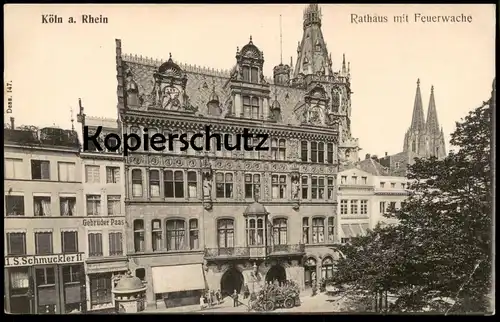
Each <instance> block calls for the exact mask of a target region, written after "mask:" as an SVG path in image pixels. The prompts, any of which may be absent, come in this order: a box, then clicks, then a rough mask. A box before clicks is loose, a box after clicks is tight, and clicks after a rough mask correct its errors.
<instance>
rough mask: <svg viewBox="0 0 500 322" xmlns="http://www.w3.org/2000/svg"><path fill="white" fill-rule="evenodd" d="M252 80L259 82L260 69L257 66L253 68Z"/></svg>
mask: <svg viewBox="0 0 500 322" xmlns="http://www.w3.org/2000/svg"><path fill="white" fill-rule="evenodd" d="M250 76H251V80H250V81H251V82H252V83H258V82H259V69H258V68H257V67H252V68H251V75H250Z"/></svg>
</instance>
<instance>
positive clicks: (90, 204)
mask: <svg viewBox="0 0 500 322" xmlns="http://www.w3.org/2000/svg"><path fill="white" fill-rule="evenodd" d="M100 214H101V196H100V195H87V216H99V215H100Z"/></svg>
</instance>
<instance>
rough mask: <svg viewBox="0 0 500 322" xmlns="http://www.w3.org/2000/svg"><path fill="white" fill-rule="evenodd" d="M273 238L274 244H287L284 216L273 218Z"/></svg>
mask: <svg viewBox="0 0 500 322" xmlns="http://www.w3.org/2000/svg"><path fill="white" fill-rule="evenodd" d="M273 239H274V245H286V244H287V241H288V239H287V220H286V218H275V219H273Z"/></svg>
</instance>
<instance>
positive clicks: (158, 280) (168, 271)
mask: <svg viewBox="0 0 500 322" xmlns="http://www.w3.org/2000/svg"><path fill="white" fill-rule="evenodd" d="M151 270H152V276H153V290H154V294H155V300H156V307H158V308H160V307H161V308H165V307H166V308H171V307H178V306H184V305H194V304H199V303H200V297H201V295H202V294H203V292H204V290H205V276H204V274H203V268H202V265H201V264H188V265H175V266H156V267H152V268H151Z"/></svg>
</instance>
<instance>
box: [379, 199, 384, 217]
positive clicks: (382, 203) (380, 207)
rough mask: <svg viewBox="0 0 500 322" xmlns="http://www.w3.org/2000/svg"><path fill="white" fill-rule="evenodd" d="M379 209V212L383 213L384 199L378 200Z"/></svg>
mask: <svg viewBox="0 0 500 322" xmlns="http://www.w3.org/2000/svg"><path fill="white" fill-rule="evenodd" d="M379 211H380V213H381V214H385V201H381V202H380V206H379Z"/></svg>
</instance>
